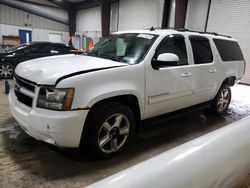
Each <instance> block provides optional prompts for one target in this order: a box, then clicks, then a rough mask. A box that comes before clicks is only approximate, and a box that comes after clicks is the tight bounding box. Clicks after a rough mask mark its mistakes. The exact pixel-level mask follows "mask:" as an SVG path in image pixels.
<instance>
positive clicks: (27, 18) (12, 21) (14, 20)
mask: <svg viewBox="0 0 250 188" xmlns="http://www.w3.org/2000/svg"><path fill="white" fill-rule="evenodd" d="M0 23H1V24H7V25H16V26H22V27H25V26H28V27H33V28H40V29H50V30H57V31H68V30H69V28H68V25H66V24H62V23H58V22H55V21H52V20H49V19H46V18H43V17H40V16H36V15H33V14H29V13H28V12H24V11H21V10H18V9H15V8H12V7H9V6H6V5H2V4H0Z"/></svg>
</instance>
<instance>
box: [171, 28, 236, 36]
mask: <svg viewBox="0 0 250 188" xmlns="http://www.w3.org/2000/svg"><path fill="white" fill-rule="evenodd" d="M176 30H177V31H181V32H185V31H188V32H194V33H200V34H210V35H215V36H222V37H227V38H232V37H231V36H228V35H222V34H218V33H216V32H206V31H195V30H189V29H186V28H180V29H176Z"/></svg>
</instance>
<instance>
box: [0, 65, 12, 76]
mask: <svg viewBox="0 0 250 188" xmlns="http://www.w3.org/2000/svg"><path fill="white" fill-rule="evenodd" d="M13 74H14V66H13V65H12V64H11V63H1V64H0V79H9V78H12V77H13Z"/></svg>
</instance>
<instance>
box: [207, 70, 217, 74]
mask: <svg viewBox="0 0 250 188" xmlns="http://www.w3.org/2000/svg"><path fill="white" fill-rule="evenodd" d="M216 71H217V70H216V69H210V70H209V73H215V72H216Z"/></svg>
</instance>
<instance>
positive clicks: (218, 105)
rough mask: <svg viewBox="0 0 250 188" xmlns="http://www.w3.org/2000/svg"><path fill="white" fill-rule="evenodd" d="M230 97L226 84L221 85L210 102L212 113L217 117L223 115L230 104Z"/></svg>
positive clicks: (228, 87)
mask: <svg viewBox="0 0 250 188" xmlns="http://www.w3.org/2000/svg"><path fill="white" fill-rule="evenodd" d="M231 96H232V94H231V89H230V86H229V85H227V84H224V85H222V86H221V88H220V90H219V91H218V93H217V95H216V96H215V98H214V99H213V100H212V102H211V110H212V112H213V113H214V114H217V115H221V114H224V113H225V112H226V111H227V109H228V106H229V104H230V102H231Z"/></svg>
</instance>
